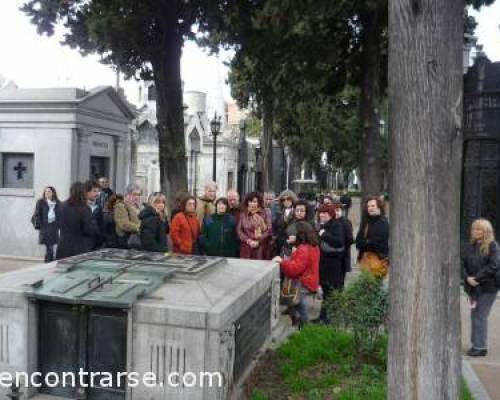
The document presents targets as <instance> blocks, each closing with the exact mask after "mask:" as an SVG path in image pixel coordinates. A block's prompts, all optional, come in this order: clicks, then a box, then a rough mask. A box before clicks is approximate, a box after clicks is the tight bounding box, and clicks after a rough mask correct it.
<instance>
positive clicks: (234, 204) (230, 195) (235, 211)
mask: <svg viewBox="0 0 500 400" xmlns="http://www.w3.org/2000/svg"><path fill="white" fill-rule="evenodd" d="M227 202H228V203H229V210H228V213H229V214H231V215H232V216H233V217H234V218H235V219H236V222H238V220H239V218H240V212H241V207H240V195H239V193H238V192H237V191H236V190H230V191H229V192H227Z"/></svg>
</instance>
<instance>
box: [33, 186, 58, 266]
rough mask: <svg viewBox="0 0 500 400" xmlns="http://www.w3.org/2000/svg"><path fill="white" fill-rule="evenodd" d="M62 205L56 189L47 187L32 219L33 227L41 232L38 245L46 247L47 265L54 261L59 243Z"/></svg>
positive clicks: (37, 203)
mask: <svg viewBox="0 0 500 400" xmlns="http://www.w3.org/2000/svg"><path fill="white" fill-rule="evenodd" d="M60 204H61V202H60V201H59V199H58V198H57V193H56V189H55V188H54V187H52V186H47V187H46V188H45V189H44V190H43V194H42V196H41V197H40V199H38V201H37V202H36V206H35V212H34V213H33V217H32V218H31V223H32V224H33V227H34V228H35V229H36V230H39V234H38V243H39V244H41V245H44V246H45V249H46V250H45V259H44V260H45V262H46V263H47V262H51V261H54V246H55V245H56V244H57V242H58V241H59V227H58V226H57V220H58V213H59V207H60Z"/></svg>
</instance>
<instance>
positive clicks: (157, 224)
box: [139, 206, 170, 253]
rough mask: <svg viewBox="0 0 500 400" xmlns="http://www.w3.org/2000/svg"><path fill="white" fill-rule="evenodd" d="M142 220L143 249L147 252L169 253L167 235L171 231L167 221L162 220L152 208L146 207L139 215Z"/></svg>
mask: <svg viewBox="0 0 500 400" xmlns="http://www.w3.org/2000/svg"><path fill="white" fill-rule="evenodd" d="M139 219H140V220H141V230H140V235H141V247H142V249H143V250H145V251H157V252H161V253H164V252H166V251H168V243H167V235H168V233H169V231H170V227H169V225H168V221H167V219H164V220H162V219H161V218H160V215H159V214H158V213H157V212H156V210H155V209H154V208H153V207H151V206H146V207H144V209H143V210H142V211H141V212H140V213H139Z"/></svg>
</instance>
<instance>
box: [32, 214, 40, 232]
mask: <svg viewBox="0 0 500 400" xmlns="http://www.w3.org/2000/svg"><path fill="white" fill-rule="evenodd" d="M31 225H33V228H35V229H36V230H37V231H38V230H40V228H41V223H40V216H39V214H38V213H37V212H36V211H35V213H34V214H33V216H32V217H31Z"/></svg>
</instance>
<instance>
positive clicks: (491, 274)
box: [462, 242, 500, 293]
mask: <svg viewBox="0 0 500 400" xmlns="http://www.w3.org/2000/svg"><path fill="white" fill-rule="evenodd" d="M479 247H480V246H479V244H477V243H476V244H474V245H472V244H467V245H466V246H465V248H464V251H463V252H462V262H463V268H462V278H463V279H464V285H465V290H466V291H467V292H469V293H472V292H475V293H477V292H479V293H480V292H483V293H495V292H496V291H497V290H498V288H497V286H496V281H495V273H496V272H497V270H498V269H499V268H500V246H499V245H498V243H497V242H492V243H491V244H490V249H489V254H488V255H486V256H483V255H481V254H480V252H479ZM468 277H473V278H476V280H477V281H478V282H479V286H478V287H476V288H475V289H478V291H476V290H474V289H473V288H472V287H471V286H470V285H469V284H468V283H467V278H468Z"/></svg>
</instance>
